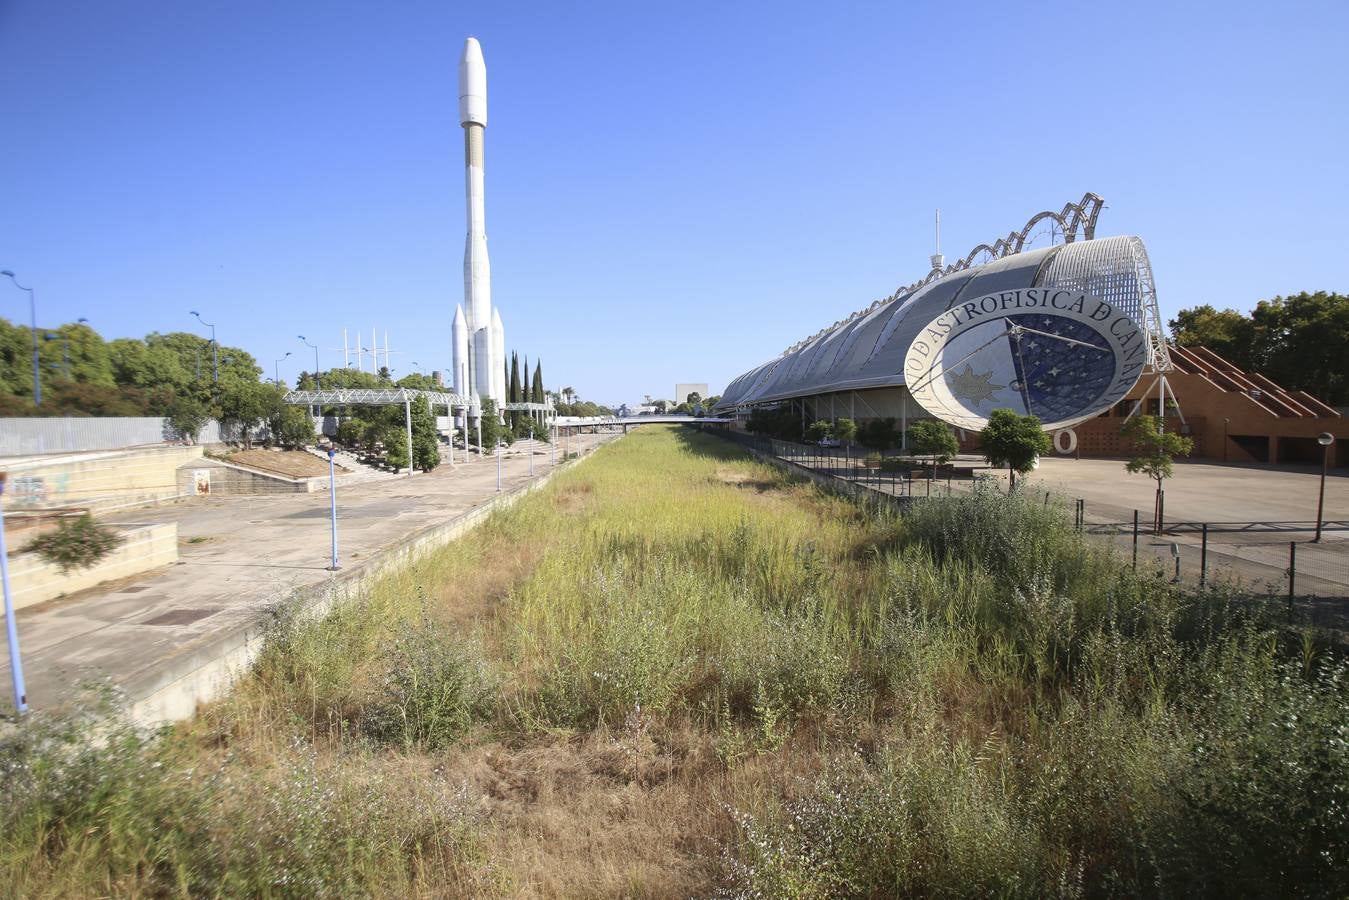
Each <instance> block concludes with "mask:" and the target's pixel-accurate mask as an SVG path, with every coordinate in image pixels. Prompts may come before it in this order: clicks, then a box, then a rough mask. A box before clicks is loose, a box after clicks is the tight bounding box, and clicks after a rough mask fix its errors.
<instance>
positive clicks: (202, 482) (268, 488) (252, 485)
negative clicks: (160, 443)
mask: <svg viewBox="0 0 1349 900" xmlns="http://www.w3.org/2000/svg"><path fill="white" fill-rule="evenodd" d="M327 482H328V477H327V476H326V475H325V476H322V477H317V478H289V477H287V476H285V475H277V474H276V473H274V472H261V471H258V470H257V469H246V468H244V467H243V466H236V465H234V464H233V463H227V462H224V461H222V460H218V459H197V460H193V461H191V462H189V463H187V464H184V465H183V466H180V467H179V469H178V492H179V493H180V494H182V495H186V496H191V495H194V494H195V495H206V494H211V495H214V496H225V497H238V496H244V495H247V496H256V495H259V494H311V493H313V492H314V491H316V490H318V487H319V485H321V484H327Z"/></svg>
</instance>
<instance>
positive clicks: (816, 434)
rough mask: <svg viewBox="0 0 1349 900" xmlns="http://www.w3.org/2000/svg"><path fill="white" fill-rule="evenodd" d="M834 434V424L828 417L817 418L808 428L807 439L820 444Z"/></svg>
mask: <svg viewBox="0 0 1349 900" xmlns="http://www.w3.org/2000/svg"><path fill="white" fill-rule="evenodd" d="M833 435H834V425H833V423H831V422H830V421H829V420H828V419H816V420H815V421H814V422H811V423H810V427H809V428H807V429H806V440H808V441H811V442H812V443H816V444H818V443H819V442H820V441H823V440H828V439H829V438H831V437H833Z"/></svg>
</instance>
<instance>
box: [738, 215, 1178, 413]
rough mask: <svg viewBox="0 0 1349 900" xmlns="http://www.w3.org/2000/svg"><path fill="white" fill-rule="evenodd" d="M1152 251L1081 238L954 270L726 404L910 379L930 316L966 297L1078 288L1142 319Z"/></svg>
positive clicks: (804, 352) (762, 375)
mask: <svg viewBox="0 0 1349 900" xmlns="http://www.w3.org/2000/svg"><path fill="white" fill-rule="evenodd" d="M1152 283H1153V282H1152V270H1151V267H1150V265H1149V263H1148V258H1147V251H1146V250H1145V249H1144V248H1143V242H1142V241H1141V240H1140V239H1139V238H1137V237H1130V236H1125V237H1112V238H1101V239H1099V240H1085V241H1074V242H1072V243H1068V244H1060V245H1058V246H1054V247H1046V248H1044V249H1041V250H1030V251H1026V252H1024V253H1013V254H1010V255H1008V256H1004V257H1001V258H998V259H994V260H993V261H991V262H989V263H987V264H985V265H982V266H974V267H971V268H965V269H960V270H959V271H954V272H950V273H949V274H946V275H944V276H942V277H940V278H936V279H935V280H933V281H929V282H927V283H926V284H922V285H921V286H918V287H917V288H916V289H904V290H901V291H898V292H896V293H895V294H894V295H892V296H890V297H888V298H886V299H884V300H879V301H877V302H876V303H873V304H872V305H871V306H870V307H868V308H867V309H865V310H862V311H861V312H858V313H855V314H853V315H851V316H849V317H848V318H847V319H844V320H843V321H841V322H836V323H834V325H832V326H830V327H829V328H826V329H825V330H824V331H821V332H820V333H818V334H816V335H813V336H812V337H810V338H807V339H806V340H804V341H802V342H800V343H798V344H797V345H796V346H794V347H792V348H791V349H789V350H787V351H786V352H785V353H783V354H782V355H781V356H779V357H777V358H776V359H773V360H770V361H769V362H766V363H764V364H762V365H760V366H756V367H755V368H753V369H751V370H749V371H748V372H746V373H745V374H743V375H741V376H739V377H738V378H735V379H732V381H731V383H730V384H729V385H728V386H727V387H726V390H725V391H724V392H723V393H722V396H721V401H720V403H718V404H717V408H718V409H729V408H732V407H737V406H746V405H749V404H753V403H766V402H772V401H776V400H786V399H789V398H792V397H808V396H812V395H815V394H824V393H830V392H832V391H844V390H859V389H862V388H877V387H897V386H900V385H903V384H904V372H903V367H904V354H905V353H907V352H908V349H909V344H910V343H912V341H913V339H914V337H915V336H916V335H917V334H918V331H919V329H921V328H922V327H923V326H924V325H926V324H927V323H928V322H930V321H932V319H934V318H935V317H936V316H938V315H940V314H941V313H943V312H945V311H946V310H948V309H950V308H951V307H952V306H954V305H956V304H957V303H959V302H960V301H961V300H962V299H964V300H970V299H973V298H975V297H982V296H984V295H985V294H991V293H994V292H996V291H1006V290H1014V289H1016V288H1026V287H1073V288H1076V289H1078V290H1083V291H1086V292H1088V293H1091V294H1093V295H1094V296H1097V297H1100V298H1101V299H1102V300H1105V301H1106V302H1108V303H1110V304H1112V305H1114V306H1115V307H1116V308H1118V309H1122V310H1124V311H1126V312H1128V313H1129V314H1130V315H1132V316H1133V317H1134V319H1135V321H1138V322H1140V323H1142V320H1143V306H1144V294H1145V293H1146V292H1147V291H1150V290H1151V289H1152V287H1151V286H1152Z"/></svg>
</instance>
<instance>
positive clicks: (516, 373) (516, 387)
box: [507, 351, 520, 428]
mask: <svg viewBox="0 0 1349 900" xmlns="http://www.w3.org/2000/svg"><path fill="white" fill-rule="evenodd" d="M507 396H508V397H509V398H510V402H511V403H519V402H520V357H518V356H516V355H515V352H514V351H511V378H510V393H509V394H508V395H507ZM519 424H520V411H519V410H518V409H513V410H511V428H515V427H516V426H518V425H519Z"/></svg>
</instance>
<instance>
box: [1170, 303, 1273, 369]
mask: <svg viewBox="0 0 1349 900" xmlns="http://www.w3.org/2000/svg"><path fill="white" fill-rule="evenodd" d="M1169 324H1170V326H1171V334H1172V335H1173V336H1174V337H1175V339H1176V343H1177V344H1179V345H1180V346H1182V347H1193V346H1203V347H1207V348H1208V349H1210V350H1212V351H1213V352H1214V353H1216V354H1218V355H1219V356H1221V357H1223V358H1224V359H1226V360H1227V361H1228V362H1231V363H1233V364H1235V365H1238V366H1240V367H1241V368H1243V369H1250V368H1252V366H1253V365H1254V363H1255V356H1254V351H1255V344H1254V341H1255V323H1254V322H1252V321H1251V318H1250V317H1249V316H1246V315H1243V314H1242V313H1239V312H1237V311H1236V310H1235V309H1224V310H1221V311H1219V310H1217V309H1214V308H1213V307H1212V306H1211V305H1209V304H1207V303H1205V304H1204V305H1203V306H1196V307H1194V308H1193V309H1182V310H1181V311H1180V312H1178V313H1176V317H1175V318H1174V319H1172V320H1171V322H1170V323H1169Z"/></svg>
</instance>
